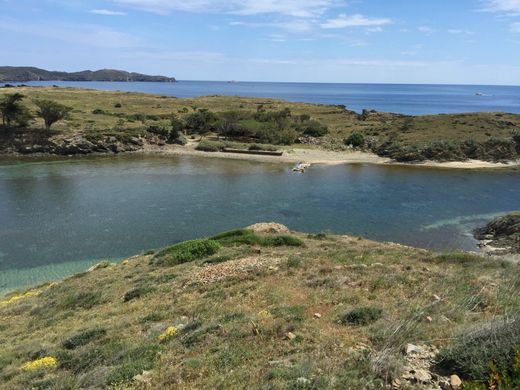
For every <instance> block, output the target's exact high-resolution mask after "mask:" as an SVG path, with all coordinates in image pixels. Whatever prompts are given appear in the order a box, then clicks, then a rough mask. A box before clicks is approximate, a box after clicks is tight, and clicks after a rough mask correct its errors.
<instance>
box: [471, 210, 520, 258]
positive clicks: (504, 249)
mask: <svg viewBox="0 0 520 390" xmlns="http://www.w3.org/2000/svg"><path fill="white" fill-rule="evenodd" d="M474 235H475V238H476V239H477V240H479V241H480V244H479V246H480V247H481V248H482V249H483V250H484V251H486V252H488V253H492V254H497V255H502V254H520V211H516V212H513V213H510V214H507V215H504V216H502V217H498V218H495V219H494V220H493V221H491V222H489V223H488V224H487V225H486V226H484V227H481V228H478V229H476V230H475V231H474Z"/></svg>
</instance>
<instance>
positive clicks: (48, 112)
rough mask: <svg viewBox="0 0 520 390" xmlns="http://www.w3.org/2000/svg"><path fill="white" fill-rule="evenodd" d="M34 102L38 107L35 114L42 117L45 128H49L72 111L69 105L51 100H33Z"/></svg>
mask: <svg viewBox="0 0 520 390" xmlns="http://www.w3.org/2000/svg"><path fill="white" fill-rule="evenodd" d="M34 104H36V106H37V107H38V111H36V115H38V116H39V117H40V118H43V121H44V122H45V129H46V130H50V128H51V126H52V125H53V124H54V123H56V122H58V121H60V120H62V119H65V118H67V117H68V116H69V113H70V112H71V111H72V108H71V107H67V106H64V105H63V104H60V103H58V102H55V101H53V100H35V101H34Z"/></svg>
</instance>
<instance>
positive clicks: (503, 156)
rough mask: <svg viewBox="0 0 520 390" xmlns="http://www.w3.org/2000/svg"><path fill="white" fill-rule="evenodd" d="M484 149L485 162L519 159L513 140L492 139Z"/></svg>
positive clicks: (485, 143) (485, 144)
mask: <svg viewBox="0 0 520 390" xmlns="http://www.w3.org/2000/svg"><path fill="white" fill-rule="evenodd" d="M482 147H483V159H484V160H491V161H506V160H514V159H516V157H517V155H516V149H515V144H514V142H513V140H511V139H498V138H490V139H488V140H487V141H486V142H484V143H483V144H482Z"/></svg>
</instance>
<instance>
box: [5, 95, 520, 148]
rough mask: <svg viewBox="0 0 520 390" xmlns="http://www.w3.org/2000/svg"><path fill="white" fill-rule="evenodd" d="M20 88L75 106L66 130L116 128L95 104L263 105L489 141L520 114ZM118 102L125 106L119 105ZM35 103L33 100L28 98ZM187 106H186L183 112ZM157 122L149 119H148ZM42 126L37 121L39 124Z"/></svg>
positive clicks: (407, 136) (515, 124)
mask: <svg viewBox="0 0 520 390" xmlns="http://www.w3.org/2000/svg"><path fill="white" fill-rule="evenodd" d="M15 91H16V92H21V93H23V94H24V95H26V96H27V97H28V99H26V103H30V100H31V99H33V98H44V99H52V100H56V101H58V102H60V103H63V104H66V105H69V106H71V107H73V108H74V111H73V113H72V116H71V118H70V119H69V120H67V121H63V122H61V123H58V124H56V125H55V129H56V130H60V131H63V132H65V133H73V132H87V133H88V132H91V131H102V132H106V131H110V129H113V128H114V127H116V125H117V122H118V120H119V118H117V117H115V116H109V115H93V114H92V111H93V110H94V109H102V110H105V111H108V112H110V113H122V114H129V115H130V114H135V113H144V114H147V115H164V116H167V115H168V114H171V113H176V114H178V115H180V116H183V115H186V113H185V112H188V113H190V112H193V108H194V107H197V108H208V109H210V110H212V111H217V112H221V111H229V110H249V111H255V110H256V109H257V107H258V105H260V104H263V106H264V108H265V109H272V110H276V109H282V108H284V107H289V108H290V109H291V111H292V112H293V114H303V113H307V114H310V115H311V116H312V118H314V119H317V120H319V121H320V122H323V123H324V124H326V125H327V126H328V127H329V129H330V131H331V135H332V137H334V138H338V139H340V140H341V141H343V139H345V138H346V137H347V136H348V135H350V134H351V133H352V132H354V131H361V132H363V133H364V134H366V135H375V136H377V137H378V138H379V139H380V140H381V141H383V140H385V139H386V138H387V137H388V136H389V135H390V134H391V133H397V134H398V135H399V138H400V140H401V141H402V143H403V144H405V145H406V144H425V143H427V142H429V141H431V140H438V139H447V140H456V141H457V140H458V141H462V140H467V139H470V138H473V139H475V140H476V141H485V140H487V139H489V138H490V137H491V136H492V137H495V138H508V137H510V136H511V131H512V130H514V129H518V128H520V115H516V114H506V113H475V114H453V115H426V116H416V117H411V116H403V115H396V114H390V113H371V114H369V115H368V116H367V118H366V119H365V120H361V119H360V118H359V117H358V115H357V114H356V113H354V112H352V111H348V110H344V109H342V108H341V107H337V106H324V105H315V104H305V103H290V102H286V101H280V100H274V99H259V98H244V97H222V96H221V97H218V96H209V97H200V98H195V99H177V98H173V97H165V96H157V95H147V94H139V93H124V92H105V91H96V90H84V89H72V88H16V89H14V88H9V89H7V88H6V89H0V97H1V96H2V95H3V94H6V93H13V92H15ZM116 103H120V104H121V105H122V107H121V108H115V107H114V106H115V104H116ZM29 105H31V108H35V107H32V103H30V104H29ZM183 110H184V111H183ZM153 123H155V122H153V121H148V123H147V124H153ZM38 126H40V127H41V126H43V124H42V123H40V122H37V125H36V127H38ZM142 126H143V124H142V123H141V122H140V121H134V122H129V121H125V122H124V126H123V127H124V128H128V129H129V130H132V129H138V128H141V127H142Z"/></svg>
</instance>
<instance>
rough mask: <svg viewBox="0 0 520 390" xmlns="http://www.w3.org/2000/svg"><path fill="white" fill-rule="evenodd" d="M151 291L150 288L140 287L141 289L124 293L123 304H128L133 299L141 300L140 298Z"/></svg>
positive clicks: (137, 288)
mask: <svg viewBox="0 0 520 390" xmlns="http://www.w3.org/2000/svg"><path fill="white" fill-rule="evenodd" d="M151 291H152V288H150V287H142V286H141V287H136V288H133V289H131V290H129V291H127V292H125V293H124V295H123V302H129V301H131V300H133V299H137V298H141V297H142V296H144V295H146V294H148V293H149V292H151Z"/></svg>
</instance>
